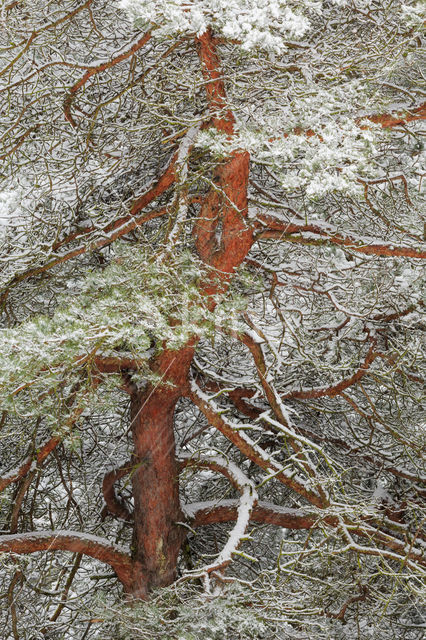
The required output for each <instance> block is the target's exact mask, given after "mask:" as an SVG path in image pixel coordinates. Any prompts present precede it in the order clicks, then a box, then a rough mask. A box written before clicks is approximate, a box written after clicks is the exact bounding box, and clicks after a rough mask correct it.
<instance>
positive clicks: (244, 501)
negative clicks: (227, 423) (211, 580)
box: [183, 455, 257, 574]
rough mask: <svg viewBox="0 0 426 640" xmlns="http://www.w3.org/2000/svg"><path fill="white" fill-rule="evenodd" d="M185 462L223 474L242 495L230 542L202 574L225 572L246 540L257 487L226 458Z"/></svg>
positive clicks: (215, 457) (189, 458) (194, 457)
mask: <svg viewBox="0 0 426 640" xmlns="http://www.w3.org/2000/svg"><path fill="white" fill-rule="evenodd" d="M183 462H185V465H186V466H189V465H195V466H197V467H207V468H208V469H212V470H215V471H219V472H220V473H223V474H224V475H225V476H226V477H227V478H229V479H230V480H231V482H232V484H233V485H234V486H235V487H236V488H237V489H238V490H239V491H240V493H241V496H240V499H239V501H238V505H237V507H236V518H235V519H236V523H235V526H234V528H233V529H232V531H231V532H230V534H229V538H228V541H227V543H226V544H225V546H224V548H223V549H222V551H221V552H220V553H219V555H218V557H217V558H216V560H215V561H214V562H213V563H211V564H210V565H208V566H207V567H204V568H203V569H202V572H203V573H204V572H207V573H211V572H212V571H217V570H219V569H220V570H223V569H225V568H226V567H227V566H228V564H229V563H230V562H231V560H232V555H233V554H234V553H235V552H236V551H237V549H238V547H239V545H240V544H241V542H242V540H243V538H244V534H245V532H246V529H247V525H248V523H249V521H250V517H251V513H252V511H253V508H254V506H255V505H256V502H257V492H256V488H255V485H254V483H253V482H252V481H251V480H250V479H249V478H247V476H246V475H245V474H244V473H243V472H242V471H241V469H240V468H239V467H238V466H237V465H236V464H235V463H234V462H232V461H231V460H229V459H228V458H225V457H224V456H219V455H217V456H208V457H202V458H201V457H199V456H198V455H197V456H189V457H186V458H184V459H183ZM199 572H200V570H198V569H197V570H196V573H197V574H198V573H199Z"/></svg>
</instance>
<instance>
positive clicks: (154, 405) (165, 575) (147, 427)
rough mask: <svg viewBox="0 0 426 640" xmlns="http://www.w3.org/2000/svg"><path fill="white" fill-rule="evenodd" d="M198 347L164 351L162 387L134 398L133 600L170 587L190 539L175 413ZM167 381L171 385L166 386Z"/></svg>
mask: <svg viewBox="0 0 426 640" xmlns="http://www.w3.org/2000/svg"><path fill="white" fill-rule="evenodd" d="M193 355H194V349H193V345H192V344H191V345H187V346H185V347H184V348H183V349H181V350H180V351H167V350H165V351H164V352H163V353H162V355H161V356H160V357H159V358H158V359H157V361H156V362H155V363H153V369H154V370H155V371H157V373H158V374H159V375H160V376H161V378H162V380H163V383H162V384H160V385H157V386H155V387H154V386H151V385H150V386H149V387H148V388H147V389H146V390H144V391H134V392H133V393H132V394H131V426H132V435H133V443H134V459H135V465H136V468H135V470H134V471H133V472H132V490H133V499H134V514H135V524H134V533H133V552H132V556H133V577H132V584H131V587H130V595H131V596H132V597H134V598H141V599H144V600H145V599H146V598H147V597H148V594H149V592H150V591H152V589H156V588H158V587H165V586H167V585H169V584H171V583H172V582H173V581H174V580H175V577H176V564H177V559H178V555H179V551H180V548H181V546H182V543H183V541H184V539H185V530H184V529H183V527H181V526H180V525H178V524H177V522H179V521H182V520H183V519H184V516H183V514H182V511H181V508H180V501H179V469H178V465H177V461H176V451H175V436H174V412H175V407H176V404H177V402H178V400H179V398H180V397H181V396H182V395H183V393H182V391H183V388H184V387H186V385H187V376H188V370H189V366H190V363H191V360H192V357H193ZM166 381H167V383H168V384H167V385H166V384H165V382H166Z"/></svg>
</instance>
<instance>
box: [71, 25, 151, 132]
mask: <svg viewBox="0 0 426 640" xmlns="http://www.w3.org/2000/svg"><path fill="white" fill-rule="evenodd" d="M150 38H151V32H150V31H147V33H144V34H143V36H142V37H140V38H139V39H138V40H137V41H136V42H135V43H134V44H133V45H131V47H130V48H129V49H128V50H127V51H125V52H124V53H120V54H119V55H118V56H116V57H115V58H112V59H111V60H108V61H107V62H102V63H101V64H98V65H95V66H93V67H91V68H90V69H88V70H87V71H86V73H85V74H84V76H83V77H82V78H81V79H80V80H79V81H78V82H76V83H75V84H74V85H73V86H72V87H71V89H70V91H69V94H68V96H67V98H66V100H65V102H64V114H65V117H66V119H67V120H68V122H69V123H70V124H71V125H72V126H73V127H77V123H76V121H75V120H74V118H73V116H72V114H71V106H72V103H73V101H74V99H75V96H76V94H77V92H78V91H79V89H81V87H83V86H84V85H85V84H86V82H87V81H88V80H89V79H90V78H91V77H92V76H94V75H96V74H98V73H101V72H102V71H105V70H106V69H110V68H111V67H114V66H115V65H116V64H119V63H120V62H123V60H127V58H130V57H131V56H132V55H134V54H135V53H136V51H139V49H141V48H142V47H143V46H144V45H145V44H146V43H147V42H148V40H150Z"/></svg>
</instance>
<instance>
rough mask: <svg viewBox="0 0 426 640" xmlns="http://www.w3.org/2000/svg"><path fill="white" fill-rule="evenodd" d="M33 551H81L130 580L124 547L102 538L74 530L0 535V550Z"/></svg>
mask: <svg viewBox="0 0 426 640" xmlns="http://www.w3.org/2000/svg"><path fill="white" fill-rule="evenodd" d="M36 551H72V552H73V553H83V554H84V555H86V556H90V557H91V558H95V559H96V560H100V561H101V562H105V563H106V564H108V565H109V566H110V567H112V568H113V569H114V571H115V573H116V574H117V577H118V579H119V580H120V581H121V582H122V583H123V584H124V585H128V584H129V582H130V577H131V560H130V556H129V555H128V553H127V552H126V550H125V549H124V547H120V546H119V545H116V544H111V543H110V542H108V540H105V538H100V537H98V536H93V535H90V534H84V533H79V532H78V531H31V532H29V533H18V534H13V535H8V536H0V553H1V552H3V553H16V554H27V553H35V552H36Z"/></svg>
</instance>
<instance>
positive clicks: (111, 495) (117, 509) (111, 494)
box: [102, 461, 133, 521]
mask: <svg viewBox="0 0 426 640" xmlns="http://www.w3.org/2000/svg"><path fill="white" fill-rule="evenodd" d="M132 466H133V465H132V463H131V462H130V461H129V462H126V463H125V464H123V465H122V466H121V467H119V468H118V469H113V470H112V471H109V472H108V473H106V474H105V475H104V479H103V482H102V493H103V496H104V500H105V504H106V510H107V511H108V512H109V513H111V514H112V515H114V516H116V517H117V518H121V520H127V521H129V520H132V519H133V514H131V513H130V511H129V510H128V508H127V507H126V505H125V504H124V502H123V501H122V500H120V499H119V498H118V497H117V494H116V493H115V489H114V484H115V483H116V482H117V480H120V478H124V476H126V475H127V474H128V473H130V471H131V469H132ZM103 513H104V512H103ZM105 515H106V514H105Z"/></svg>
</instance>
